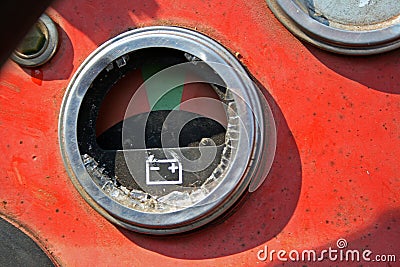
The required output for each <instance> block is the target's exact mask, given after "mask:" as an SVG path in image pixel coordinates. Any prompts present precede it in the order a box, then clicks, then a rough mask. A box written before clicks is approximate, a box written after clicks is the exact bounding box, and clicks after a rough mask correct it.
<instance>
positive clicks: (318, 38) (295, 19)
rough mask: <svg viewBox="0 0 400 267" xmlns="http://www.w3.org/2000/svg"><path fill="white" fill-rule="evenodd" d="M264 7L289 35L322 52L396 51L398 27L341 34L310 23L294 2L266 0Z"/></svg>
mask: <svg viewBox="0 0 400 267" xmlns="http://www.w3.org/2000/svg"><path fill="white" fill-rule="evenodd" d="M267 3H268V6H269V7H270V9H271V11H272V12H273V13H274V14H275V16H276V17H277V18H278V19H279V20H280V22H281V23H282V24H283V25H284V26H285V27H286V28H287V29H288V30H289V31H291V32H292V33H293V34H294V35H296V36H297V37H299V38H301V39H302V40H305V41H307V42H309V43H311V44H313V45H315V46H317V47H320V48H322V49H324V50H328V51H331V52H335V53H339V54H345V55H372V54H378V53H383V52H387V51H390V50H393V49H396V48H399V47H400V24H394V25H390V26H388V27H382V28H381V29H376V30H364V31H351V30H344V29H339V28H333V27H329V26H327V25H324V24H322V23H320V22H318V21H317V20H315V19H313V18H312V17H310V16H309V15H308V14H306V13H305V12H304V9H303V8H302V7H301V6H300V4H299V3H296V1H286V0H267Z"/></svg>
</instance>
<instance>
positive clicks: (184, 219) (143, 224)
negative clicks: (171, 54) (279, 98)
mask: <svg viewBox="0 0 400 267" xmlns="http://www.w3.org/2000/svg"><path fill="white" fill-rule="evenodd" d="M152 47H164V48H172V49H176V50H181V51H184V52H187V53H190V54H191V55H194V56H196V57H198V58H199V59H201V60H203V61H205V62H207V61H210V62H214V63H218V64H224V65H227V66H229V67H230V68H232V69H235V70H237V71H239V72H240V73H242V74H243V73H246V72H245V70H244V69H243V67H242V66H241V64H240V63H239V62H238V61H237V59H236V58H235V57H234V56H233V55H232V54H231V53H230V52H229V51H228V50H226V49H225V48H224V47H223V46H221V45H220V44H218V43H217V42H215V41H213V40H212V39H210V38H208V37H206V36H205V35H202V34H200V33H198V32H195V31H192V30H188V29H183V28H178V27H167V26H159V27H158V26H155V27H147V28H142V29H136V30H132V31H128V32H126V33H124V34H121V35H119V36H117V37H115V38H113V39H111V40H109V41H108V42H106V43H104V44H103V45H101V46H100V47H99V48H98V49H96V50H95V51H94V52H93V53H92V54H91V55H90V56H89V57H88V58H87V59H86V60H85V61H84V63H83V64H82V65H81V66H80V67H79V69H78V70H77V72H76V73H75V75H74V77H73V78H72V80H71V82H70V84H69V87H68V89H67V92H66V93H65V97H64V100H63V104H62V108H61V113H60V121H59V138H60V146H61V153H62V156H63V160H64V164H65V166H66V168H67V171H68V173H69V175H70V177H71V180H72V182H73V183H74V185H75V187H76V188H77V189H78V191H79V192H80V193H81V195H82V196H83V197H84V199H85V200H86V201H87V202H88V203H89V204H90V205H91V206H92V207H93V208H94V209H96V210H97V211H98V212H99V213H100V214H102V215H103V216H104V217H106V218H107V219H108V220H110V221H112V222H113V223H115V224H118V225H120V226H123V227H125V228H128V229H130V230H134V231H138V232H142V233H149V234H156V235H162V234H173V233H180V232H185V231H190V230H192V229H195V228H198V227H200V226H203V225H205V224H207V223H208V222H210V221H212V220H214V219H215V218H217V217H218V216H220V215H221V214H223V213H224V212H226V211H227V210H228V209H229V208H230V207H231V206H232V205H233V204H235V203H236V202H237V200H238V199H239V198H240V196H241V195H242V194H243V193H244V191H246V189H247V188H248V186H249V184H250V182H251V178H252V176H253V175H256V174H257V173H260V172H262V171H260V169H263V167H264V169H265V166H263V167H260V166H259V165H260V164H257V162H261V164H265V165H268V164H269V162H268V161H267V160H264V161H263V159H265V155H263V154H265V153H266V151H268V152H270V151H272V152H274V151H275V145H276V133H275V124H274V123H273V122H271V121H269V122H268V123H267V126H266V127H269V128H270V129H269V130H270V131H271V130H272V131H271V133H272V135H273V136H272V140H273V141H274V142H268V141H266V140H265V139H266V138H265V136H264V135H263V134H262V133H261V131H262V129H261V131H260V129H257V127H256V126H255V124H256V123H255V117H256V118H263V120H264V121H265V120H267V119H266V118H265V116H266V115H269V118H268V119H271V117H272V114H270V109H269V106H268V105H267V104H266V103H261V102H260V101H262V97H260V95H259V94H260V92H258V90H257V88H256V87H255V86H254V84H252V83H248V82H246V81H245V80H243V78H242V77H240V76H239V75H237V74H235V73H225V74H224V73H217V74H218V75H220V76H221V78H222V79H223V80H228V79H237V80H238V82H239V83H240V84H242V88H239V89H240V90H238V92H239V93H240V95H239V97H240V98H242V99H243V100H244V101H245V102H246V103H247V104H248V106H247V107H244V108H242V110H241V111H242V116H243V117H245V118H246V123H247V126H248V129H247V132H248V133H249V134H248V137H249V140H246V141H245V142H242V143H243V144H244V143H247V146H248V151H247V153H248V154H247V155H245V156H243V157H242V160H243V159H246V160H245V162H244V163H243V162H242V163H240V164H242V165H243V164H244V166H245V167H244V168H243V169H241V170H237V169H236V170H234V168H232V167H231V168H230V169H229V171H228V173H229V175H230V176H229V182H227V183H224V182H225V181H226V179H224V181H222V185H219V186H218V187H217V188H216V190H214V191H212V192H211V193H209V195H208V196H207V197H206V198H205V199H204V201H201V202H203V203H206V204H204V205H199V206H196V205H195V206H190V207H187V208H185V209H182V210H178V211H174V212H171V213H147V212H141V211H137V210H134V209H130V208H128V207H125V206H123V205H121V204H120V203H118V202H116V201H114V200H113V199H111V198H110V197H109V196H107V195H106V194H105V193H104V192H103V191H102V190H101V189H100V188H99V187H98V186H97V185H96V184H95V183H94V181H93V180H92V178H91V177H90V175H89V174H88V173H87V171H86V169H85V166H84V164H83V161H82V158H81V155H80V153H79V147H78V144H77V121H78V114H79V110H80V105H81V102H82V100H83V97H84V96H85V94H86V92H87V90H88V88H89V87H90V85H91V83H92V82H93V80H94V79H95V78H96V77H97V75H98V74H99V73H100V72H101V71H102V70H104V69H105V68H106V67H107V65H109V64H110V63H111V62H113V61H114V60H116V59H117V58H119V57H121V56H123V55H125V54H127V53H131V52H134V51H137V50H140V49H144V48H152ZM228 76H230V78H228ZM246 77H247V78H248V76H246ZM266 106H267V107H268V109H267V110H266V109H265V107H266ZM250 107H251V108H250ZM256 144H257V145H256ZM266 146H268V148H267V149H265V148H266ZM271 164H272V160H271ZM266 168H267V169H268V170H269V168H270V166H267V167H266ZM215 199H218V200H217V201H216V200H215ZM207 200H208V202H207Z"/></svg>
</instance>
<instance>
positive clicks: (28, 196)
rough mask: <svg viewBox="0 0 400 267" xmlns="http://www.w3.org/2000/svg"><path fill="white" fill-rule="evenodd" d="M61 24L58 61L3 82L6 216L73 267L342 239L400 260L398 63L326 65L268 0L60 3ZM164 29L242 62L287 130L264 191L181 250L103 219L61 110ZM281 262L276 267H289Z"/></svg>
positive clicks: (398, 56)
mask: <svg viewBox="0 0 400 267" xmlns="http://www.w3.org/2000/svg"><path fill="white" fill-rule="evenodd" d="M48 14H49V15H50V17H52V18H53V19H54V20H55V22H56V23H57V24H58V25H59V28H58V29H59V33H60V47H59V50H58V53H57V54H56V55H55V57H54V58H53V59H52V60H51V61H50V62H49V63H48V64H47V65H44V66H43V67H41V68H38V69H34V70H27V69H22V68H21V67H19V66H18V65H17V64H15V63H13V62H8V63H7V64H6V65H4V66H3V68H2V69H1V72H0V86H1V87H0V107H1V109H0V136H2V138H1V139H0V148H1V154H0V166H1V168H0V176H1V177H2V185H1V188H0V204H1V205H0V212H1V214H3V216H6V217H7V218H10V219H12V220H14V221H16V222H19V223H20V224H21V225H23V227H25V228H26V229H29V230H30V231H31V232H32V233H34V235H35V236H38V237H39V238H40V240H41V242H42V244H44V246H45V247H46V248H47V249H48V251H50V253H51V254H52V255H53V257H54V258H56V259H57V260H58V262H59V263H60V264H61V265H64V266H89V265H98V266H107V265H108V266H116V265H119V266H146V265H147V266H159V265H160V263H161V262H162V265H163V266H177V265H179V266H194V265H195V266H210V265H213V266H255V265H257V264H258V265H261V264H262V263H264V262H263V261H260V260H258V259H257V253H258V252H259V251H260V250H261V249H264V248H265V245H267V246H268V248H269V249H270V250H272V249H275V250H280V249H285V250H287V251H290V250H291V249H298V250H302V249H318V250H323V249H327V248H328V247H330V246H331V247H333V248H336V241H337V240H338V239H339V238H345V239H346V240H347V242H348V247H349V248H351V249H359V250H362V249H369V250H371V251H373V253H374V254H396V255H397V259H399V258H400V255H399V251H400V244H399V241H398V240H400V224H399V220H400V191H399V188H400V176H399V173H400V169H399V168H400V167H399V164H398V159H399V157H400V128H399V116H398V115H399V114H400V105H399V103H400V75H399V69H400V51H399V50H395V51H392V52H390V53H386V54H382V55H379V56H371V57H359V58H354V57H344V56H338V55H334V54H330V53H327V52H323V51H320V50H319V49H317V48H314V47H310V46H308V45H304V44H303V43H301V42H299V41H298V40H297V39H296V38H295V37H293V36H292V35H291V34H290V33H289V32H288V31H287V30H286V29H285V28H284V27H283V26H282V25H281V24H280V22H279V21H278V20H277V19H276V18H275V17H274V16H273V14H272V13H271V12H270V11H269V9H268V7H267V4H266V3H265V2H264V1H263V0H254V1H250V2H249V1H244V0H243V1H241V0H235V1H191V2H190V1H171V0H168V1H167V0H159V1H152V0H147V1H136V2H131V1H118V2H117V4H116V2H110V1H59V2H56V3H55V4H54V5H53V6H52V7H51V8H50V9H49V10H48ZM160 24H162V25H180V26H184V27H188V28H192V29H195V28H197V30H199V31H201V32H204V33H205V34H207V35H208V36H210V37H212V38H214V39H215V40H218V41H220V42H221V43H222V44H223V45H224V46H225V47H227V48H229V49H230V50H231V51H232V53H234V54H237V55H238V56H239V57H240V59H241V61H242V63H243V64H244V65H245V66H246V67H247V68H248V70H249V71H250V72H251V73H252V74H253V75H254V77H255V78H256V79H257V80H258V81H259V82H260V84H261V85H262V86H263V88H264V89H263V90H264V94H265V95H266V96H267V98H268V100H269V102H270V104H271V106H272V107H273V112H274V116H275V119H276V123H277V127H278V144H277V154H276V157H275V161H274V164H273V167H272V169H271V173H270V174H269V176H268V178H267V180H266V181H265V182H264V184H263V185H262V186H261V187H260V188H259V189H258V190H257V191H255V192H254V193H252V194H249V196H248V197H247V198H246V199H244V200H243V203H242V205H241V206H240V207H238V208H237V210H236V211H235V213H233V214H232V215H231V216H229V217H227V218H226V219H225V220H221V221H220V222H219V223H217V224H213V225H210V226H208V227H206V228H204V229H202V230H200V231H197V232H193V233H191V234H187V235H183V236H177V237H173V238H171V237H167V238H150V237H148V236H144V235H139V234H134V233H131V232H128V231H126V230H121V229H119V228H117V227H115V226H114V225H112V224H111V223H109V222H108V221H106V220H105V219H104V218H103V217H102V216H101V215H99V214H97V212H95V211H94V210H93V209H91V208H90V207H89V206H88V205H87V204H86V202H85V201H84V200H83V199H82V197H81V196H80V194H79V193H78V192H77V191H76V190H75V188H74V187H73V185H72V183H71V182H70V180H69V178H68V175H67V173H66V171H65V169H64V166H63V164H62V160H61V156H60V153H59V144H58V140H57V139H58V138H57V130H58V126H57V121H58V114H59V110H60V106H61V100H62V96H63V94H64V92H65V88H66V86H67V84H68V82H69V79H70V78H71V75H72V74H73V73H74V72H75V70H76V68H77V67H78V66H79V64H80V63H81V62H82V61H83V60H84V59H85V58H86V57H87V56H88V55H89V53H90V52H91V51H93V50H94V49H95V48H96V47H97V46H98V45H100V44H101V43H103V42H104V41H106V40H107V39H109V38H111V37H113V36H116V35H117V34H119V33H121V32H123V31H126V30H127V29H128V28H133V27H138V26H144V25H160ZM274 259H275V260H274V261H273V262H272V263H271V262H270V261H269V260H266V261H265V263H267V264H270V265H271V266H274V265H279V264H280V262H279V261H278V260H276V258H274ZM291 264H293V263H291V262H288V263H286V265H288V266H290V265H291ZM303 264H304V265H308V266H315V265H318V264H317V263H307V262H304V263H301V264H299V265H303ZM319 264H320V266H327V265H339V266H349V263H348V262H340V261H336V262H321V263H319ZM352 264H353V265H354V266H359V265H364V266H374V264H376V265H377V266H381V264H378V263H372V262H369V263H366V262H359V263H352ZM387 265H388V266H390V265H389V263H388V264H387ZM391 266H396V263H391Z"/></svg>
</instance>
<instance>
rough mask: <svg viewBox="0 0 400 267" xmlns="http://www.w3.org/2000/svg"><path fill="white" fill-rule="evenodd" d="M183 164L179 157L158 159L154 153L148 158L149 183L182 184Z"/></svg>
mask: <svg viewBox="0 0 400 267" xmlns="http://www.w3.org/2000/svg"><path fill="white" fill-rule="evenodd" d="M182 180H183V175H182V164H181V163H180V162H179V161H178V160H177V159H156V158H155V157H154V156H153V155H152V156H150V157H148V159H147V160H146V184H147V185H171V184H182Z"/></svg>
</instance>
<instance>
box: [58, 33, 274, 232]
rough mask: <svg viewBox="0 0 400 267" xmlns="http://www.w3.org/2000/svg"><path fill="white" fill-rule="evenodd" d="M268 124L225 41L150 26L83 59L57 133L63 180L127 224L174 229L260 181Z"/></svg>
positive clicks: (268, 158) (192, 224)
mask: <svg viewBox="0 0 400 267" xmlns="http://www.w3.org/2000/svg"><path fill="white" fill-rule="evenodd" d="M274 126H275V125H274V122H273V118H272V114H271V112H270V109H269V107H268V105H267V103H266V102H265V100H263V98H262V97H261V95H260V93H259V92H258V91H257V87H256V85H255V84H254V83H253V82H252V81H251V79H250V78H249V76H248V74H247V73H246V72H245V71H244V69H243V67H242V66H241V65H240V63H239V62H238V61H237V59H236V58H235V57H234V56H233V55H231V54H230V53H229V52H228V51H227V50H226V49H224V48H223V47H222V46H221V45H219V44H218V43H216V42H215V41H213V40H211V39H210V38H208V37H206V36H204V35H202V34H199V33H197V32H194V31H191V30H187V29H182V28H177V27H149V28H142V29H137V30H133V31H130V32H127V33H124V34H122V35H120V36H117V37H115V38H113V39H112V40H110V41H108V42H107V43H105V44H104V45H102V46H100V47H99V48H98V49H97V50H96V51H94V52H93V53H92V54H91V55H90V56H89V57H88V59H87V60H86V61H85V62H84V63H83V65H82V67H81V68H79V69H78V72H77V73H76V74H75V76H74V78H73V79H72V80H71V83H70V85H69V87H68V90H67V92H66V95H65V98H64V102H63V107H62V110H61V114H60V131H59V132H60V144H61V151H62V153H63V158H64V162H65V164H66V167H67V169H68V170H70V176H71V180H72V181H73V183H74V185H75V186H76V187H77V188H78V190H79V191H80V192H81V193H82V196H83V197H84V198H85V200H86V201H87V202H88V203H89V204H91V205H92V206H93V207H94V208H95V209H96V210H97V211H98V212H100V213H101V214H102V215H103V216H105V217H106V218H107V219H109V220H110V221H112V222H114V223H116V224H118V225H121V226H123V227H126V228H128V229H131V230H135V231H139V232H144V233H151V234H172V233H179V232H185V231H189V230H192V229H194V228H198V227H200V226H202V225H204V224H206V223H208V222H210V221H212V220H214V219H215V218H217V217H218V216H220V215H221V214H223V213H225V212H226V211H227V210H228V209H229V208H231V207H232V206H233V205H234V204H235V203H236V202H237V201H238V199H239V198H240V197H241V195H243V193H244V192H245V191H246V190H247V189H248V188H249V187H250V186H253V190H255V189H254V188H257V186H259V185H260V183H261V182H262V181H263V179H264V178H265V176H266V173H268V171H269V168H270V166H271V164H272V160H273V156H274V151H275V144H276V139H275V138H276V133H275V127H274ZM265 134H266V136H265ZM252 179H255V180H254V181H255V182H254V183H255V184H253V181H252ZM249 190H250V189H249Z"/></svg>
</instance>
